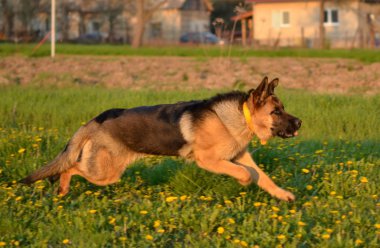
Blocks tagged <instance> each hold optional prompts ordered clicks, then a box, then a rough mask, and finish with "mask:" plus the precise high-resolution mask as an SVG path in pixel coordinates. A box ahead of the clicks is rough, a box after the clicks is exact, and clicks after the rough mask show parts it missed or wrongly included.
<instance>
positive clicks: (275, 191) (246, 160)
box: [234, 151, 295, 201]
mask: <svg viewBox="0 0 380 248" xmlns="http://www.w3.org/2000/svg"><path fill="white" fill-rule="evenodd" d="M234 162H236V163H238V164H240V165H242V166H247V167H248V168H249V171H250V173H251V177H252V180H253V181H254V182H255V183H256V184H257V185H258V186H259V187H260V188H262V189H264V190H265V191H267V192H268V193H269V194H271V195H272V196H275V197H277V198H278V199H280V200H284V201H294V200H295V196H294V195H293V194H292V193H290V192H289V191H286V190H284V189H282V188H280V187H278V186H277V185H276V184H275V183H274V182H273V181H272V180H271V179H270V178H269V177H268V176H267V175H266V174H265V173H264V171H262V170H261V169H260V168H259V167H258V166H257V165H256V163H255V161H253V159H252V157H251V155H250V154H249V152H248V151H245V152H244V153H243V154H242V155H240V156H239V157H238V158H237V159H235V160H234Z"/></svg>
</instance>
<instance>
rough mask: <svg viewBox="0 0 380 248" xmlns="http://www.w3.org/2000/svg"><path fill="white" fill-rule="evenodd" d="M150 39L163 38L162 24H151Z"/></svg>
mask: <svg viewBox="0 0 380 248" xmlns="http://www.w3.org/2000/svg"><path fill="white" fill-rule="evenodd" d="M150 31H151V32H150V37H151V38H161V37H162V25H161V22H155V23H151V24H150Z"/></svg>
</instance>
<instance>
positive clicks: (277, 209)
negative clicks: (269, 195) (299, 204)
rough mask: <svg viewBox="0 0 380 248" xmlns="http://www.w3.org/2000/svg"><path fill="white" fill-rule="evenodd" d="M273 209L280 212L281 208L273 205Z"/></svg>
mask: <svg viewBox="0 0 380 248" xmlns="http://www.w3.org/2000/svg"><path fill="white" fill-rule="evenodd" d="M272 210H273V211H274V212H278V211H280V209H279V208H278V207H275V206H272Z"/></svg>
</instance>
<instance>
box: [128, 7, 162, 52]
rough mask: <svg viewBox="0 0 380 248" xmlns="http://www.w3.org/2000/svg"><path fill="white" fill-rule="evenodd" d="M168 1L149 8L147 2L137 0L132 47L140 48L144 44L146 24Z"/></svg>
mask: <svg viewBox="0 0 380 248" xmlns="http://www.w3.org/2000/svg"><path fill="white" fill-rule="evenodd" d="M167 1H168V0H163V1H160V2H159V3H156V4H154V5H153V7H150V8H147V6H146V5H151V4H146V3H145V0H136V3H135V4H136V5H135V7H136V16H135V20H136V23H135V25H134V27H133V30H134V31H133V39H132V47H135V48H137V47H140V46H141V45H142V43H143V36H144V31H145V24H146V23H147V22H148V21H149V20H150V19H151V18H152V15H153V14H154V12H156V11H157V10H158V9H159V8H160V7H161V6H163V5H164V4H165V3H167Z"/></svg>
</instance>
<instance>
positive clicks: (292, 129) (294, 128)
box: [277, 118, 302, 139]
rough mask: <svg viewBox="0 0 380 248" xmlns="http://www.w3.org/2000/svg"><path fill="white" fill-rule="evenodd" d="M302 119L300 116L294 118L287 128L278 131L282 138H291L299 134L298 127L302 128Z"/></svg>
mask: <svg viewBox="0 0 380 248" xmlns="http://www.w3.org/2000/svg"><path fill="white" fill-rule="evenodd" d="M301 124H302V121H301V120H300V119H298V118H294V119H292V120H290V121H289V125H288V127H287V128H286V129H285V130H280V131H278V132H277V136H279V137H281V138H284V139H286V138H291V137H294V136H297V135H298V129H300V127H301Z"/></svg>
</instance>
